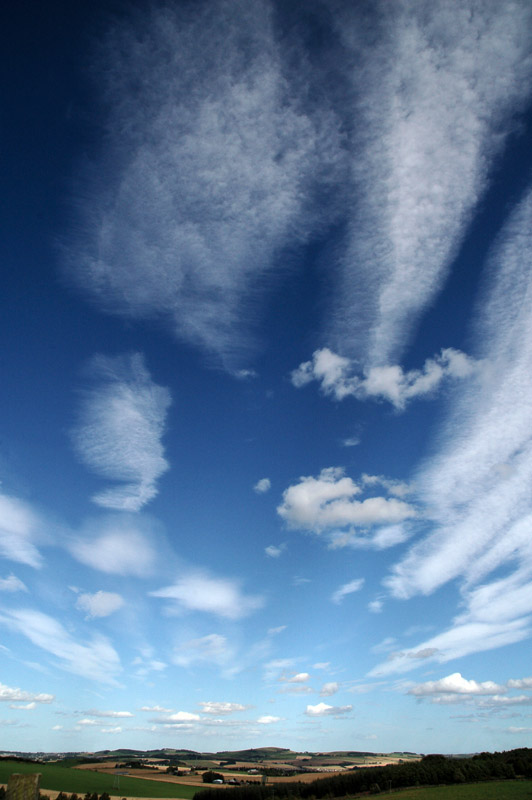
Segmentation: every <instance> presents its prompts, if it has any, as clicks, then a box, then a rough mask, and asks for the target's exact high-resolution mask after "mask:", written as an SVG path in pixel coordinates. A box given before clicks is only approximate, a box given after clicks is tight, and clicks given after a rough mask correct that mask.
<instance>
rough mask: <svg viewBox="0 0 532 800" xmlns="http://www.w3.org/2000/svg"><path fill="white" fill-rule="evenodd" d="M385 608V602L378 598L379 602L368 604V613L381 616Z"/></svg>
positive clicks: (374, 601)
mask: <svg viewBox="0 0 532 800" xmlns="http://www.w3.org/2000/svg"><path fill="white" fill-rule="evenodd" d="M383 608H384V601H383V600H381V599H380V598H378V599H377V600H371V601H370V602H369V603H368V611H371V613H372V614H380V613H381V612H382V609H383Z"/></svg>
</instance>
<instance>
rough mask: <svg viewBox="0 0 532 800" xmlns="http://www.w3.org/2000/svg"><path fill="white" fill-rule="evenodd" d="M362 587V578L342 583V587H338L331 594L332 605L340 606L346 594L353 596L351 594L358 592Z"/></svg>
mask: <svg viewBox="0 0 532 800" xmlns="http://www.w3.org/2000/svg"><path fill="white" fill-rule="evenodd" d="M363 586H364V578H356V580H354V581H349V583H344V584H343V586H340V588H339V589H337V590H336V591H335V592H333V594H332V596H331V600H332V602H333V603H336V604H337V605H340V603H341V602H342V600H343V599H344V597H347V595H348V594H353V592H359V591H360V590H361V589H362V587H363Z"/></svg>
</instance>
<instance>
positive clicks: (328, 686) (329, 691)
mask: <svg viewBox="0 0 532 800" xmlns="http://www.w3.org/2000/svg"><path fill="white" fill-rule="evenodd" d="M339 688H340V685H339V684H338V683H337V682H336V681H330V682H329V683H324V684H323V686H322V687H321V689H320V695H321V697H331V696H332V695H333V694H336V692H337V691H338V690H339Z"/></svg>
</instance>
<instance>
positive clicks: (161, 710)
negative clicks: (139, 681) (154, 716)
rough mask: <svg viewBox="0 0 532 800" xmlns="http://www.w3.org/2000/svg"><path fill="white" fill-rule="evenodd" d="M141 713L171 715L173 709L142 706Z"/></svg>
mask: <svg viewBox="0 0 532 800" xmlns="http://www.w3.org/2000/svg"><path fill="white" fill-rule="evenodd" d="M140 710H141V711H151V712H152V713H158V714H171V713H172V709H171V708H164V706H142V708H141V709H140Z"/></svg>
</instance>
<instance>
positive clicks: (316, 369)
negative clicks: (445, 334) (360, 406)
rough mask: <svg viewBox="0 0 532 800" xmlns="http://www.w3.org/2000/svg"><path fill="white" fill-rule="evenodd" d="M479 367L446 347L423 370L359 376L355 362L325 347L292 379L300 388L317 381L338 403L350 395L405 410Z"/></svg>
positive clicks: (384, 369)
mask: <svg viewBox="0 0 532 800" xmlns="http://www.w3.org/2000/svg"><path fill="white" fill-rule="evenodd" d="M477 368H478V364H477V363H476V362H475V360H474V359H472V358H471V357H470V356H467V355H466V354H465V353H462V352H461V351H460V350H455V349H453V348H452V347H447V348H445V349H443V350H442V351H441V353H440V354H439V355H437V356H435V357H434V358H428V359H427V360H426V361H425V364H424V365H423V368H422V369H420V370H418V369H411V370H409V371H408V372H405V371H404V370H403V368H402V367H401V366H399V365H386V366H374V367H370V368H368V369H367V370H366V371H365V372H364V375H363V376H360V375H357V374H356V373H355V369H356V367H355V362H353V361H352V360H351V359H349V358H345V357H343V356H339V355H337V354H336V353H333V352H332V351H331V350H329V349H328V348H327V347H324V348H322V349H321V350H316V351H315V352H314V354H313V356H312V360H311V361H305V362H304V363H302V364H300V365H299V367H298V368H297V369H296V370H294V371H293V372H292V374H291V379H292V383H293V385H294V386H296V387H297V388H300V387H301V386H305V385H306V384H307V383H310V382H311V381H317V382H318V383H319V384H320V385H321V389H322V391H323V392H324V393H325V394H327V395H332V396H333V397H334V398H335V399H336V400H343V399H344V398H345V397H350V396H351V397H355V398H356V399H357V400H366V399H368V398H374V399H377V400H387V401H388V402H389V403H391V404H392V405H393V406H394V407H395V408H396V409H398V410H401V411H402V410H403V409H404V408H406V406H407V404H408V403H409V402H410V401H411V400H413V399H415V398H417V397H427V396H430V395H432V394H434V392H436V390H437V389H438V388H439V387H440V386H441V384H442V383H443V381H445V380H447V379H450V378H452V379H455V380H456V379H460V378H467V377H469V376H470V375H472V374H473V373H474V372H475V370H476V369H477Z"/></svg>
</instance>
